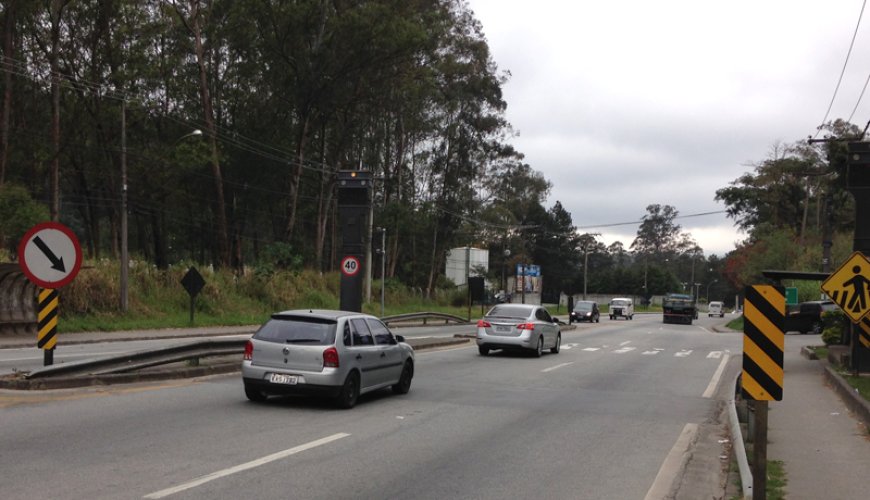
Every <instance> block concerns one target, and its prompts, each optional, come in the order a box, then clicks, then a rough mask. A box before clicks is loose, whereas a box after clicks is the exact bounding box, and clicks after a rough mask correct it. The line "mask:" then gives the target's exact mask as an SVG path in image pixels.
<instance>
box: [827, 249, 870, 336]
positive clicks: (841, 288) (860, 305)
mask: <svg viewBox="0 0 870 500" xmlns="http://www.w3.org/2000/svg"><path fill="white" fill-rule="evenodd" d="M868 286H870V260H867V257H865V256H864V254H862V253H861V252H854V253H853V254H852V255H851V256H850V257H849V258H848V259H846V261H845V262H843V264H842V265H841V266H840V267H839V268H838V269H837V270H836V271H834V273H833V274H831V276H830V277H828V279H826V280H825V281H824V282H823V283H822V287H821V288H822V291H823V292H825V293H826V294H828V297H830V298H831V300H833V301H834V302H835V303H836V304H837V305H838V306H840V309H842V310H843V312H844V313H846V316H848V317H849V318H850V319H851V320H852V322H853V323H857V322H859V321H860V320H861V318H863V317H864V316H866V315H867V313H868V311H870V295H868Z"/></svg>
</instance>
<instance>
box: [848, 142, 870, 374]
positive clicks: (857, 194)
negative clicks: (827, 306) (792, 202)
mask: <svg viewBox="0 0 870 500" xmlns="http://www.w3.org/2000/svg"><path fill="white" fill-rule="evenodd" d="M847 149H848V152H849V156H848V159H847V162H846V189H847V190H848V191H849V192H850V193H852V197H853V198H854V199H855V232H854V236H853V239H852V250H854V251H855V252H863V253H864V254H870V142H864V141H861V142H850V143H848V144H847ZM865 272H866V271H865ZM856 291H857V290H856ZM865 299H866V297H865ZM858 300H860V299H858ZM850 302H851V301H850ZM865 303H866V302H865ZM851 330H852V335H851V339H850V340H851V342H850V343H851V345H852V356H851V362H852V370H853V371H854V373H855V374H857V373H858V372H860V371H861V370H862V369H863V370H865V371H866V370H870V349H868V346H867V345H865V344H864V343H862V342H861V340H860V339H861V338H863V335H862V333H861V332H863V328H861V327H860V326H856V325H854V324H853V325H852V327H851Z"/></svg>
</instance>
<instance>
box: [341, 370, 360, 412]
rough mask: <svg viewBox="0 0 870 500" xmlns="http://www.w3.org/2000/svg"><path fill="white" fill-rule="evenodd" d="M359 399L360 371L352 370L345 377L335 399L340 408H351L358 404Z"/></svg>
mask: <svg viewBox="0 0 870 500" xmlns="http://www.w3.org/2000/svg"><path fill="white" fill-rule="evenodd" d="M357 399H359V373H357V372H350V373H349V374H348V375H347V378H346V379H344V384H343V385H342V386H341V392H339V393H338V397H337V398H336V399H335V404H336V406H338V407H339V408H344V409H346V410H347V409H350V408H353V407H354V406H355V405H356V401H357Z"/></svg>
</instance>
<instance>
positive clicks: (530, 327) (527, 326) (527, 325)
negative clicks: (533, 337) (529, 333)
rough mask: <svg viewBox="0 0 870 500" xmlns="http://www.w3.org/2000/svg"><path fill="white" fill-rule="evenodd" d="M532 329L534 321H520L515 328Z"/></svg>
mask: <svg viewBox="0 0 870 500" xmlns="http://www.w3.org/2000/svg"><path fill="white" fill-rule="evenodd" d="M534 329H535V324H534V323H520V324H519V325H517V330H534Z"/></svg>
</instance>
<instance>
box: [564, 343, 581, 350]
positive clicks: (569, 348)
mask: <svg viewBox="0 0 870 500" xmlns="http://www.w3.org/2000/svg"><path fill="white" fill-rule="evenodd" d="M579 345H580V344H577V343H574V342H571V343H568V344H562V349H568V350H569V351H570V350H571V348H573V347H577V346H579Z"/></svg>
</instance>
